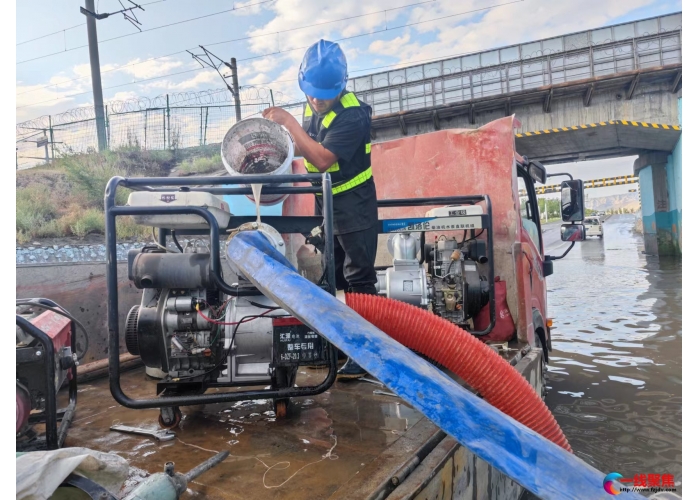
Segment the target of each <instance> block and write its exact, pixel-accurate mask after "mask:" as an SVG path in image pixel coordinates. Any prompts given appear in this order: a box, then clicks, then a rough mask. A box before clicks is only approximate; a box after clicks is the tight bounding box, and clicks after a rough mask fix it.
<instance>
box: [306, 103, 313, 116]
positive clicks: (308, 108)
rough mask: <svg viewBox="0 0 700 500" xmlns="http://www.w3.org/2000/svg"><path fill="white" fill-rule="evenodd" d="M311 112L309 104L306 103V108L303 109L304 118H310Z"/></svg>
mask: <svg viewBox="0 0 700 500" xmlns="http://www.w3.org/2000/svg"><path fill="white" fill-rule="evenodd" d="M312 115H313V112H312V111H311V106H309V103H306V108H304V116H305V117H306V116H312Z"/></svg>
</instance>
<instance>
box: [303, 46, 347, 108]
mask: <svg viewBox="0 0 700 500" xmlns="http://www.w3.org/2000/svg"><path fill="white" fill-rule="evenodd" d="M347 81H348V62H347V61H346V60H345V54H343V50H342V49H341V48H340V45H338V44H337V43H335V42H329V41H328V40H319V41H318V42H316V43H315V44H313V45H312V46H311V47H309V49H308V50H307V51H306V54H304V59H302V61H301V66H299V87H300V88H301V91H302V92H304V94H306V95H308V96H311V97H315V98H316V99H333V98H335V97H337V96H338V95H339V94H340V93H341V92H342V91H343V90H344V89H345V84H346V83H347Z"/></svg>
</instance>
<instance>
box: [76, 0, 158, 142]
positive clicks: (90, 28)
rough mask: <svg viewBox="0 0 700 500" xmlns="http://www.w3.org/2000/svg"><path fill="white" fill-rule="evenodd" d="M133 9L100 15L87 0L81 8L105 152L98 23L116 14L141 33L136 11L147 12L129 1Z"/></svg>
mask: <svg viewBox="0 0 700 500" xmlns="http://www.w3.org/2000/svg"><path fill="white" fill-rule="evenodd" d="M128 2H129V3H130V4H132V5H133V7H124V4H121V1H120V2H119V3H120V4H121V5H122V7H123V8H122V10H119V11H117V12H110V13H106V14H98V13H97V12H95V0H85V7H84V8H83V7H80V13H81V14H83V15H84V16H85V21H86V23H87V32H88V49H89V51H90V72H91V73H92V98H93V101H95V125H96V127H97V149H98V150H100V151H104V150H105V149H107V127H106V124H105V107H104V102H103V99H102V74H101V72H100V52H99V49H98V48H97V23H96V21H98V20H100V19H106V18H108V17H109V16H111V15H114V14H122V15H123V16H124V19H126V20H127V21H129V22H130V23H131V24H133V25H134V26H136V28H138V30H139V31H141V28H139V26H138V25H139V24H141V23H140V22H139V20H138V19H136V14H135V13H134V9H141V10H145V9H144V8H143V7H141V6H140V5H138V4H135V3H134V2H132V1H131V0H128Z"/></svg>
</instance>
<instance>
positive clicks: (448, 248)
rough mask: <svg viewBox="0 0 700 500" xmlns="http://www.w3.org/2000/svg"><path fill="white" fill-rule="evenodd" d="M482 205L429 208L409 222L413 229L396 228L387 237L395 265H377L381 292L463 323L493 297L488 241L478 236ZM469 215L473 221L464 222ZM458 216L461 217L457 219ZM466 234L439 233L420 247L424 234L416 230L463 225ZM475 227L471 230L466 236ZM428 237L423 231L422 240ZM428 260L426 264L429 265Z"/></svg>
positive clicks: (457, 227)
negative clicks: (416, 233)
mask: <svg viewBox="0 0 700 500" xmlns="http://www.w3.org/2000/svg"><path fill="white" fill-rule="evenodd" d="M482 215H483V210H482V209H481V207H480V206H459V207H443V208H438V209H433V210H431V211H429V212H428V213H427V214H426V217H427V218H428V217H429V218H430V219H429V221H431V222H433V223H432V225H431V224H430V222H426V221H422V222H418V223H417V224H414V225H412V226H409V227H407V229H411V230H413V231H406V232H400V233H396V234H392V235H391V236H390V237H389V240H388V247H389V253H391V255H392V257H393V258H394V260H393V266H391V267H389V268H388V269H386V270H383V271H378V273H377V274H378V283H377V291H378V293H379V294H380V295H384V296H386V297H389V298H392V299H396V300H400V301H402V302H408V303H409V304H413V305H415V306H419V307H423V308H426V309H430V310H432V312H433V313H435V314H436V315H438V316H440V317H442V318H445V319H446V320H448V321H450V322H451V323H454V324H456V325H459V326H461V327H464V328H468V327H469V323H468V322H469V320H470V319H472V318H473V317H474V316H475V315H476V314H477V313H479V311H481V309H482V308H483V307H484V306H485V305H487V304H488V301H489V281H488V277H487V270H488V266H489V265H491V264H490V263H489V259H488V254H487V248H486V241H485V240H482V239H477V238H478V236H479V234H480V233H477V234H476V235H474V234H473V233H474V231H476V230H480V229H479V228H480V227H481V226H480V225H479V226H478V227H477V225H478V223H476V222H474V221H476V220H477V219H480V217H474V216H482ZM465 219H469V220H471V221H472V222H471V223H470V222H467V223H466V224H465ZM455 222H457V223H455ZM465 225H466V226H470V227H469V228H468V229H465V230H464V235H465V236H464V238H462V241H457V239H456V238H454V237H452V238H447V237H445V236H440V237H436V238H435V241H434V242H433V243H428V244H424V245H423V248H421V249H420V252H421V258H420V260H419V258H418V253H419V247H420V246H421V245H420V244H419V239H418V238H416V237H415V236H414V234H413V233H414V231H415V230H417V231H420V232H425V231H427V230H430V231H435V230H436V229H445V230H450V231H452V230H455V229H464V228H465ZM469 232H471V233H472V235H471V236H469V237H467V234H468V233H469ZM423 239H424V238H423V237H421V238H420V240H423ZM425 264H427V269H426V266H425Z"/></svg>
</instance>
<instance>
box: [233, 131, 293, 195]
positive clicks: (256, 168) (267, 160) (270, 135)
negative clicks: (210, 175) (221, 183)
mask: <svg viewBox="0 0 700 500" xmlns="http://www.w3.org/2000/svg"><path fill="white" fill-rule="evenodd" d="M293 158H294V143H293V142H292V138H291V137H290V136H289V132H287V130H286V129H285V128H284V127H282V126H281V125H278V124H277V123H275V122H273V121H270V120H267V119H265V118H247V119H245V120H241V121H240V122H238V123H236V124H235V125H234V126H233V127H231V128H230V129H229V131H228V132H226V135H225V136H224V140H223V141H222V142H221V159H222V161H223V163H224V166H225V167H226V170H228V172H229V173H230V174H231V175H232V176H241V177H245V176H246V175H271V176H272V175H284V174H291V173H292V159H293ZM241 180H243V179H241ZM245 185H248V184H245ZM287 196H288V195H278V194H272V195H269V194H268V195H262V196H261V197H260V204H261V205H277V204H278V203H281V202H283V201H284V200H285V199H286V198H287ZM247 197H248V199H249V200H251V201H253V202H254V201H255V200H254V199H253V196H252V195H250V196H247Z"/></svg>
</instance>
